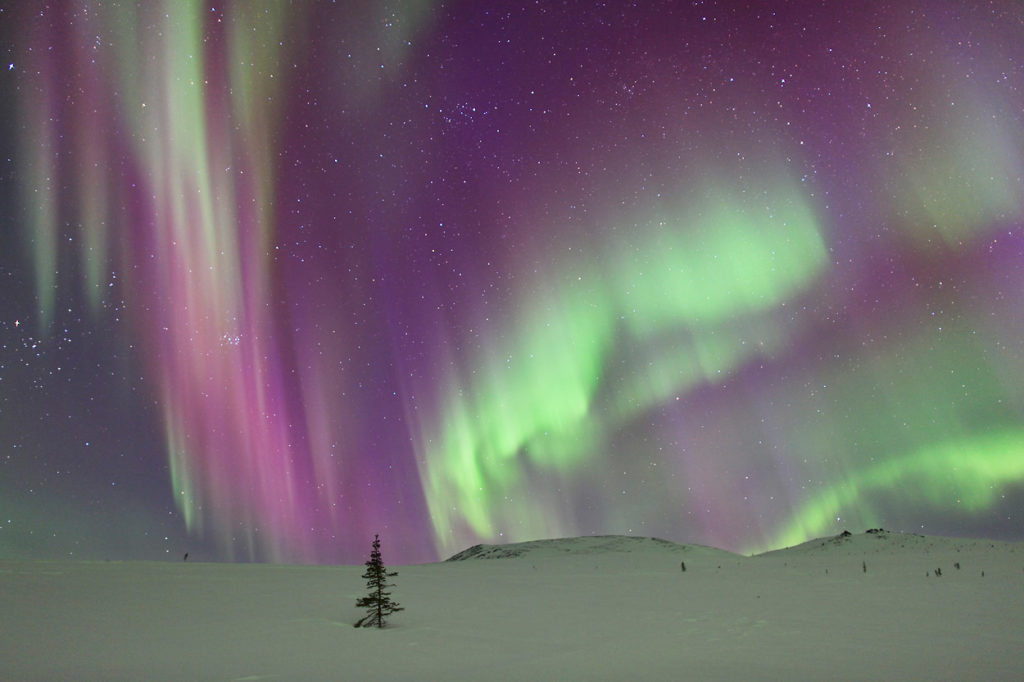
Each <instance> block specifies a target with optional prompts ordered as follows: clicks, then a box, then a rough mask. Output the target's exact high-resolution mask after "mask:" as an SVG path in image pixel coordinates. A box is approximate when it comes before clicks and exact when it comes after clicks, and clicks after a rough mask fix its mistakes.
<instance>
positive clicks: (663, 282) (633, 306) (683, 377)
mask: <svg viewBox="0 0 1024 682" xmlns="http://www.w3.org/2000/svg"><path fill="white" fill-rule="evenodd" d="M602 5H603V3H586V2H571V3H568V4H562V3H543V2H542V3H527V4H522V3H497V4H494V3H480V2H464V3H463V2H455V3H439V2H438V3H431V2H410V3H390V4H383V3H371V2H366V3H341V6H338V5H334V4H329V3H317V2H295V3H288V2H227V3H205V2H192V1H185V0H173V1H170V0H168V1H166V2H159V1H156V0H154V1H153V2H143V3H138V4H135V3H128V2H90V1H87V0H81V1H78V2H58V3H51V4H49V5H46V6H42V5H35V4H33V3H24V4H22V3H16V4H15V6H14V7H0V9H2V12H0V22H3V23H4V24H5V27H4V28H3V39H4V40H3V47H4V49H5V50H6V51H5V53H4V57H5V58H6V61H5V63H7V64H9V66H8V68H7V69H5V70H4V72H3V75H2V78H3V79H4V80H3V84H2V88H3V92H4V93H6V97H5V100H6V101H5V103H4V104H3V105H2V109H0V115H2V116H3V120H2V131H3V135H2V138H3V147H4V148H3V152H4V158H5V161H4V167H3V170H2V174H0V190H2V192H0V200H2V201H3V211H2V215H0V218H2V220H3V226H2V230H0V352H2V353H3V355H2V356H0V556H68V555H70V556H85V557H101V556H102V557H107V558H119V557H122V556H161V555H164V554H169V555H171V556H172V557H177V556H179V555H181V554H183V553H184V552H185V551H190V552H192V553H193V556H197V557H199V558H206V559H233V560H269V561H301V562H317V561H346V562H358V561H360V560H361V559H360V557H362V556H363V554H365V550H366V545H367V544H368V542H369V540H368V538H372V536H373V534H374V533H380V534H381V536H382V538H384V539H385V541H386V543H387V546H388V558H389V561H390V562H411V561H426V560H433V559H436V558H438V557H444V556H447V555H449V554H452V553H454V552H456V551H459V550H461V549H464V548H465V547H467V546H469V545H472V544H474V543H477V542H501V541H508V542H514V541H521V540H530V539H536V538H542V537H557V536H573V535H581V534H592V533H600V534H607V533H635V534H641V535H653V536H660V537H664V538H668V539H672V540H676V541H680V542H694V543H701V544H708V545H714V546H718V547H722V548H725V549H730V550H734V551H740V552H748V553H749V552H755V551H762V550H766V549H770V548H775V547H779V546H784V545H792V544H796V543H798V542H801V541H803V540H806V539H808V538H810V537H814V536H818V535H824V534H828V533H834V532H838V531H839V530H841V529H843V528H850V529H851V530H862V529H864V528H868V527H878V526H882V527H886V528H891V529H894V530H904V531H919V532H926V533H935V534H954V535H979V536H988V537H998V538H1011V539H1021V538H1022V537H1024V536H1022V531H1021V528H1024V526H1022V516H1024V132H1022V131H1024V8H1022V7H1021V6H1020V5H1019V4H1018V3H1015V2H1011V1H1007V2H995V3H984V4H983V3H970V2H963V3H957V2H944V1H943V2H889V3H863V4H861V3H840V2H837V3H824V4H823V3H804V2H792V3H771V5H772V6H773V9H768V5H765V6H764V7H759V6H755V8H753V9H751V8H748V7H745V6H742V5H741V4H739V3H728V2H720V3H704V2H698V3H668V2H665V3H662V2H654V3H643V4H642V5H641V7H626V6H623V3H607V5H608V6H602ZM755 5H756V3H755Z"/></svg>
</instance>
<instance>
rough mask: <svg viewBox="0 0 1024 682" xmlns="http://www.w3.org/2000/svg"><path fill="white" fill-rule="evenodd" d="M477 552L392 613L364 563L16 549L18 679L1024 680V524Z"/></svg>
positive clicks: (0, 570) (0, 588)
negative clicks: (752, 542)
mask: <svg viewBox="0 0 1024 682" xmlns="http://www.w3.org/2000/svg"><path fill="white" fill-rule="evenodd" d="M383 541H384V542H383V547H382V550H383V552H384V560H385V563H386V562H387V538H386V537H385V538H383ZM467 554H472V555H473V556H471V557H469V558H464V559H463V560H461V561H448V562H442V563H438V564H424V565H416V566H404V567H402V566H399V567H393V566H389V568H397V570H398V571H399V575H398V576H397V577H396V578H394V582H395V587H394V588H393V592H392V597H393V598H394V599H395V600H397V601H398V602H399V603H400V604H401V605H402V606H404V607H405V609H406V610H405V611H403V612H401V613H396V614H394V615H393V616H392V618H391V620H390V623H389V627H387V628H385V629H383V630H376V629H373V630H371V629H355V628H353V627H352V623H353V622H355V620H356V619H357V618H358V617H359V616H360V615H361V614H362V612H361V611H360V610H357V609H356V608H355V601H356V599H357V598H358V597H360V596H363V594H364V580H363V579H362V578H361V577H360V576H361V574H362V572H363V570H364V569H363V567H362V566H288V565H269V564H213V563H200V562H191V561H190V562H187V563H185V562H176V563H157V562H75V561H66V562H60V561H35V562H34V561H0V679H3V680H584V679H585V680H679V679H691V680H751V679H762V680H764V679H769V680H771V679H775V680H802V679H806V680H822V679H832V680H855V679H864V680H867V679H872V680H875V679H888V680H936V679H941V680H953V679H956V680H979V679H986V680H997V679H999V680H1008V679H1024V653H1022V652H1024V544H1022V543H1002V542H992V541H987V540H959V539H951V538H938V537H924V536H919V535H909V534H899V533H886V532H871V533H863V534H857V535H852V536H848V537H842V536H839V537H836V538H825V539H821V540H815V541H812V542H808V543H805V544H803V545H800V546H798V547H793V548H790V549H785V550H779V551H775V552H770V553H767V554H763V555H760V556H755V557H741V556H738V555H735V554H730V553H729V552H725V551H722V550H717V549H713V548H709V547H701V546H698V545H676V544H672V543H668V542H665V541H661V540H653V539H648V538H634V537H618V536H611V537H608V536H606V537H584V538H568V539H563V540H548V541H537V542H530V543H520V544H516V545H502V546H488V545H480V546H478V547H477V548H471V550H467V551H466V552H462V553H460V555H457V556H465V555H467ZM680 562H685V563H686V571H685V572H684V571H682V569H681V565H680ZM956 563H959V565H960V568H959V569H957V568H956V567H955V564H956ZM864 567H866V568H867V570H866V572H865V571H864ZM936 568H939V569H941V572H942V575H941V577H937V576H936V575H935V569H936ZM982 572H984V575H982Z"/></svg>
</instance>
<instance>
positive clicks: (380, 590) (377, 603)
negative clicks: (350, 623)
mask: <svg viewBox="0 0 1024 682" xmlns="http://www.w3.org/2000/svg"><path fill="white" fill-rule="evenodd" d="M364 566H366V573H363V577H364V578H366V587H367V589H369V590H370V593H369V594H368V595H366V596H365V597H360V598H359V599H357V600H356V608H359V609H367V612H366V615H365V616H363V617H362V618H360V619H359V620H357V621H356V622H355V625H354V627H357V628H372V627H378V628H382V627H384V619H385V618H387V617H388V616H390V615H391V614H392V613H395V612H396V611H404V610H405V609H404V608H402V607H401V606H399V605H398V602H396V601H392V600H391V593H390V592H388V591H386V590H385V588H387V587H394V585H393V584H391V583H389V582H388V578H391V577H394V576H396V575H398V571H392V572H391V573H388V570H387V568H385V567H384V562H383V561H381V558H380V536H379V535H374V536H373V551H371V552H370V560H369V561H367V562H366V563H365V564H364Z"/></svg>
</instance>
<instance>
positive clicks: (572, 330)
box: [418, 182, 827, 555]
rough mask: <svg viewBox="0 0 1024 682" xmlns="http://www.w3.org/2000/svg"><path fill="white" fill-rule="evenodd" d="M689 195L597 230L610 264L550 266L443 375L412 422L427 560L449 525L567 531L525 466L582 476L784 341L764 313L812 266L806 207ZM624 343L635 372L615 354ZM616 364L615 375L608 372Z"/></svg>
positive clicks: (812, 227)
mask: <svg viewBox="0 0 1024 682" xmlns="http://www.w3.org/2000/svg"><path fill="white" fill-rule="evenodd" d="M698 196H699V197H700V199H699V200H698V201H697V202H691V203H694V204H695V205H694V206H691V207H690V208H689V209H687V208H682V209H680V210H677V211H676V212H675V218H674V219H673V218H671V217H669V216H663V217H662V216H658V217H655V218H654V219H651V220H649V221H647V222H646V223H645V225H644V227H642V228H636V229H635V230H633V231H632V234H631V236H630V238H629V239H628V243H627V240H622V241H615V240H609V242H608V244H607V246H606V249H607V252H608V255H609V257H610V259H611V262H614V263H616V267H614V268H612V269H610V271H607V272H602V271H601V270H600V269H597V268H593V267H589V266H588V263H586V262H583V261H580V262H573V263H566V264H563V265H562V267H560V270H561V271H562V272H566V273H570V275H567V276H566V277H564V278H562V279H561V280H559V281H553V280H550V279H548V280H542V281H541V282H540V283H539V285H538V286H537V287H536V288H535V289H534V290H532V291H529V292H527V293H525V294H524V298H528V299H529V300H531V301H532V302H533V304H532V305H531V306H530V307H529V309H528V312H527V313H526V315H525V316H524V317H523V319H518V320H515V321H514V322H513V323H512V324H511V327H510V329H511V330H514V331H511V332H509V333H507V334H505V335H502V336H500V337H495V338H494V339H491V341H492V342H491V343H485V344H484V347H485V348H487V349H489V350H488V351H484V352H483V353H481V357H480V358H479V359H478V362H477V363H475V364H474V365H473V367H474V368H476V369H470V370H468V371H463V373H462V374H456V375H454V376H452V377H450V378H449V382H448V389H447V391H446V393H445V396H444V398H443V399H442V400H441V404H442V405H443V406H444V408H443V414H442V416H441V418H440V419H439V424H440V428H439V429H438V430H437V431H436V432H434V431H431V430H430V429H428V428H423V433H424V438H423V443H422V444H421V452H420V456H419V457H418V461H419V462H420V466H421V479H422V483H423V489H424V492H425V496H426V499H427V501H428V505H429V508H430V513H431V518H432V520H433V523H434V527H435V531H436V536H437V546H438V550H439V552H440V553H441V554H442V555H443V554H444V553H445V552H448V551H450V550H452V549H454V548H457V547H458V546H459V543H461V542H463V541H464V540H465V538H463V537H460V535H461V534H462V533H463V532H469V533H472V534H473V535H475V536H477V537H499V536H505V535H511V536H513V537H541V536H545V535H552V534H560V533H566V532H571V531H572V530H573V529H574V528H575V525H574V523H573V521H572V518H571V516H572V514H571V511H570V510H569V509H567V507H566V500H564V499H559V494H558V486H551V485H548V486H545V488H544V489H545V490H547V491H549V492H548V495H549V496H550V499H548V500H545V501H543V502H542V501H541V500H539V499H538V495H539V493H538V491H537V489H535V488H534V487H532V486H531V485H530V478H531V475H532V473H531V472H537V473H543V474H544V475H545V476H547V477H550V476H557V475H564V476H565V477H566V479H568V478H569V476H570V475H571V474H580V473H583V472H584V471H585V470H586V469H587V468H588V467H590V466H593V464H594V462H593V458H594V457H595V456H597V453H599V452H600V451H601V448H602V446H603V445H605V442H606V440H607V439H606V434H607V433H608V432H611V431H614V430H615V429H616V428H618V427H619V426H620V425H622V424H623V423H625V422H627V421H628V420H630V419H632V418H634V417H635V416H636V415H637V414H640V413H642V412H643V411H645V410H647V409H649V408H650V407H651V406H652V405H654V404H656V403H657V402H659V401H661V400H663V399H664V398H666V397H668V396H670V395H672V394H676V395H685V394H686V393H687V392H689V391H691V390H693V389H695V388H697V387H699V386H702V385H704V384H707V383H719V382H722V381H724V380H726V379H727V378H728V377H729V376H730V375H731V374H732V373H733V372H735V371H737V369H739V368H740V367H742V366H743V365H744V363H746V362H748V361H749V360H750V359H751V358H753V357H756V356H759V355H764V354H767V353H770V352H771V351H772V349H774V348H777V347H779V346H781V345H782V344H783V343H784V342H785V340H786V339H787V334H786V332H785V331H784V330H783V329H782V328H781V327H780V326H779V325H778V324H776V323H774V322H773V321H772V320H771V318H770V316H769V313H771V312H772V311H774V310H776V309H777V308H779V307H780V306H783V305H784V304H785V303H786V302H787V301H790V300H792V299H794V298H795V297H797V296H799V295H800V294H801V293H802V292H804V291H806V290H807V288H808V287H809V286H811V285H812V284H813V283H814V282H815V281H816V279H817V278H819V277H820V276H821V275H822V273H823V272H824V270H825V268H826V265H827V249H826V245H825V241H824V238H823V236H822V233H821V228H820V227H819V224H818V220H817V219H816V216H815V211H814V209H813V207H812V205H811V203H810V202H809V201H808V200H807V199H805V198H804V197H802V196H801V194H800V192H799V191H798V190H797V188H796V187H795V186H794V185H792V184H787V183H785V182H776V183H774V184H772V185H771V186H769V185H768V184H767V183H766V185H764V186H762V187H760V188H750V187H735V188H729V185H727V184H725V183H722V184H721V185H719V186H717V187H715V188H714V189H713V190H712V191H707V192H704V193H701V194H698ZM738 331H742V332H744V333H742V334H737V333H736V332H738ZM684 332H685V333H684ZM725 332H728V333H725ZM669 333H671V334H672V338H674V339H676V340H675V341H672V342H667V341H666V339H667V337H668V336H669ZM680 337H682V338H688V339H689V341H688V342H686V341H684V342H679V341H678V339H679V338H680ZM748 338H749V339H750V341H748V340H747V339H748ZM637 345H639V346H641V347H643V348H645V352H644V353H640V354H639V355H641V356H643V357H645V358H646V359H647V360H649V363H647V364H646V366H645V367H638V366H633V365H632V364H630V363H631V362H632V360H631V357H632V356H633V353H631V352H630V350H629V349H630V348H635V347H636V346H637ZM652 356H653V358H654V359H653V360H652V359H651V357H652ZM623 365H628V366H629V370H628V371H627V372H625V373H624V379H623V380H622V381H621V382H620V381H618V380H616V379H615V378H614V377H615V375H616V373H615V371H614V368H615V367H616V366H623ZM609 382H612V383H614V384H616V385H614V386H613V385H610V383H609ZM497 500H501V501H503V502H504V503H503V504H496V503H495V502H496V501H497Z"/></svg>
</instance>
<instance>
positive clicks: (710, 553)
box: [447, 535, 737, 561]
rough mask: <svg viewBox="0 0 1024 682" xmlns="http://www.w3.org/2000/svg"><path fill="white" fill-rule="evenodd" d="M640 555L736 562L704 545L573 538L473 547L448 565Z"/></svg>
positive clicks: (618, 537)
mask: <svg viewBox="0 0 1024 682" xmlns="http://www.w3.org/2000/svg"><path fill="white" fill-rule="evenodd" d="M594 554H597V555H606V556H607V555H632V556H634V557H636V556H640V555H642V556H643V557H644V558H645V559H649V558H650V557H651V556H652V555H658V554H664V555H665V556H666V557H669V558H671V557H676V556H678V557H679V558H680V559H685V558H686V557H687V556H688V555H689V556H692V555H700V556H705V557H715V556H717V557H719V558H723V557H725V558H731V559H735V558H737V555H736V554H733V553H731V552H726V551H725V550H722V549H715V548H714V547H704V546H703V545H680V544H678V543H675V542H669V541H668V540H662V539H660V538H642V537H635V536H631V535H590V536H583V537H576V538H558V539H553V540H531V541H529V542H516V543H510V544H507V545H473V546H472V547H470V548H469V549H465V550H463V551H461V552H459V553H458V554H455V555H454V556H451V557H449V558H448V559H447V561H465V560H467V559H511V558H518V557H526V558H530V559H537V558H552V557H561V556H567V555H568V556H578V555H594Z"/></svg>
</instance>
